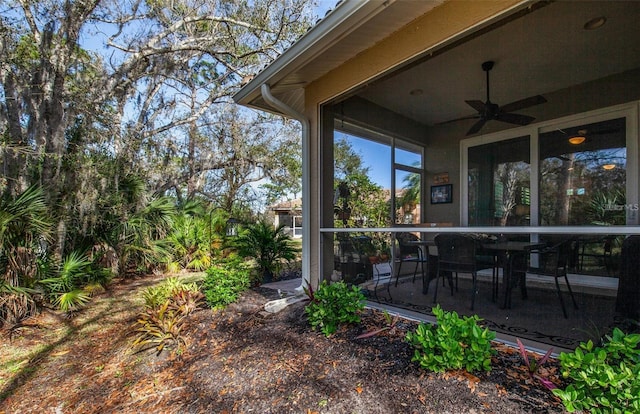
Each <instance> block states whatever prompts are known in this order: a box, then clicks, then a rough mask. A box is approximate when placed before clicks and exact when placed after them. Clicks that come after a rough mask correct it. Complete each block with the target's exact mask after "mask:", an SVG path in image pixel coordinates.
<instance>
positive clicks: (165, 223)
mask: <svg viewBox="0 0 640 414" xmlns="http://www.w3.org/2000/svg"><path fill="white" fill-rule="evenodd" d="M174 212H175V205H174V203H173V200H171V199H170V198H168V197H160V198H157V199H154V200H151V201H150V202H149V203H148V204H146V205H145V206H144V207H142V208H141V209H139V210H137V211H134V212H133V213H132V214H131V215H130V216H129V217H128V219H126V220H125V221H124V222H122V223H121V224H120V225H119V226H117V227H116V228H115V229H114V231H115V235H114V236H115V237H112V239H117V242H116V246H114V248H115V250H116V252H117V253H118V256H119V258H120V271H121V272H124V271H125V270H126V269H127V266H129V265H131V264H135V265H136V266H137V270H145V271H146V270H149V269H150V268H152V267H153V266H154V265H156V264H157V263H160V262H162V261H166V258H167V257H169V256H170V254H169V250H168V245H167V240H166V237H167V235H168V233H169V229H170V228H171V225H172V218H173V216H174Z"/></svg>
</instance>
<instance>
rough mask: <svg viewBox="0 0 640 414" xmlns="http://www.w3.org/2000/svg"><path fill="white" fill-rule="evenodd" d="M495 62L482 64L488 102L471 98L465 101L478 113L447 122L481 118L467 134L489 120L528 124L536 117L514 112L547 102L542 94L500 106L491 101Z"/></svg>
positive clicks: (478, 129) (475, 130) (477, 129)
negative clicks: (491, 84)
mask: <svg viewBox="0 0 640 414" xmlns="http://www.w3.org/2000/svg"><path fill="white" fill-rule="evenodd" d="M493 65H494V62H493V61H491V60H489V61H487V62H484V63H483V64H482V70H483V71H485V73H486V74H487V100H486V102H482V101H479V100H470V101H465V102H466V103H467V104H468V105H469V106H471V107H472V108H473V109H475V110H476V111H478V113H477V114H476V115H472V116H467V117H463V118H458V119H453V120H450V121H447V122H445V123H449V122H454V121H460V120H462V119H478V118H479V120H478V121H477V122H476V123H475V124H473V126H472V127H471V129H469V131H468V132H467V135H472V134H475V133H476V132H478V131H480V130H481V129H482V127H483V126H484V124H486V123H487V121H493V120H495V121H502V122H508V123H510V124H516V125H528V124H530V123H531V121H533V120H534V119H535V118H534V117H532V116H528V115H521V114H514V113H512V112H514V111H518V110H521V109H525V108H528V107H530V106H534V105H539V104H542V103H545V102H547V100H546V99H545V98H544V97H543V96H541V95H535V96H530V97H528V98H525V99H521V100H519V101H515V102H511V103H510V104H507V105H504V106H498V105H497V104H494V103H493V102H491V99H489V71H490V70H491V69H493Z"/></svg>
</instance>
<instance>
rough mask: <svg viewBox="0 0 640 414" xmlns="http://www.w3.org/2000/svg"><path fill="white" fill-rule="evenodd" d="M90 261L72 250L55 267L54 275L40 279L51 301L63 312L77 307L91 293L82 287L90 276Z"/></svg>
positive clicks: (84, 302)
mask: <svg viewBox="0 0 640 414" xmlns="http://www.w3.org/2000/svg"><path fill="white" fill-rule="evenodd" d="M90 273H91V261H90V260H89V259H87V258H86V256H84V255H82V254H80V253H79V252H76V251H74V252H72V253H71V254H69V255H68V256H67V257H65V258H64V260H63V261H62V263H61V264H60V266H58V268H57V269H55V275H52V277H48V278H45V279H42V280H40V284H42V286H43V287H44V288H45V291H46V293H47V294H48V295H49V298H50V300H51V302H52V303H53V304H54V305H56V307H58V308H59V309H60V310H62V311H64V312H71V311H74V310H77V309H79V308H80V307H81V306H83V305H85V304H86V303H87V302H89V300H90V298H91V295H90V293H89V292H88V291H85V290H84V289H83V286H84V285H86V284H87V282H88V281H89V280H90V278H91V276H90Z"/></svg>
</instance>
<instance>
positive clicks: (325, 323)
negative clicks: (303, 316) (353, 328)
mask: <svg viewBox="0 0 640 414" xmlns="http://www.w3.org/2000/svg"><path fill="white" fill-rule="evenodd" d="M310 296H311V303H309V304H308V305H307V306H306V308H305V312H306V313H307V315H308V316H309V322H310V323H311V327H312V328H313V329H314V330H315V329H316V328H320V331H321V332H322V333H323V334H325V335H326V336H330V335H331V334H332V333H334V332H335V331H337V330H338V326H340V325H341V324H347V323H358V322H360V315H359V312H360V311H361V310H362V309H363V308H364V300H365V298H364V295H363V294H362V292H361V291H360V289H358V287H357V286H351V287H349V286H347V285H346V284H345V283H344V282H338V283H333V284H328V283H327V282H326V281H323V282H322V284H321V285H320V287H319V288H318V290H317V291H315V292H314V293H313V294H312V295H310Z"/></svg>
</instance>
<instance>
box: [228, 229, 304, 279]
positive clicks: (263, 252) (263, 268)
mask: <svg viewBox="0 0 640 414" xmlns="http://www.w3.org/2000/svg"><path fill="white" fill-rule="evenodd" d="M237 243H238V252H239V254H240V255H241V256H244V257H251V258H253V259H255V261H256V264H257V267H258V270H259V272H260V274H261V275H262V276H263V277H266V278H269V277H270V276H273V275H274V274H275V273H276V272H277V270H278V269H279V268H280V265H281V263H282V262H283V261H287V262H289V261H291V260H294V259H295V258H296V249H295V248H294V247H293V246H292V244H291V236H290V235H289V234H287V233H286V232H285V227H284V226H279V227H274V226H273V225H272V224H271V223H268V222H267V221H265V220H260V221H258V222H257V223H255V224H250V225H249V226H248V227H247V229H246V230H245V231H244V232H243V233H242V234H241V235H240V236H239V238H238V242H237Z"/></svg>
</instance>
